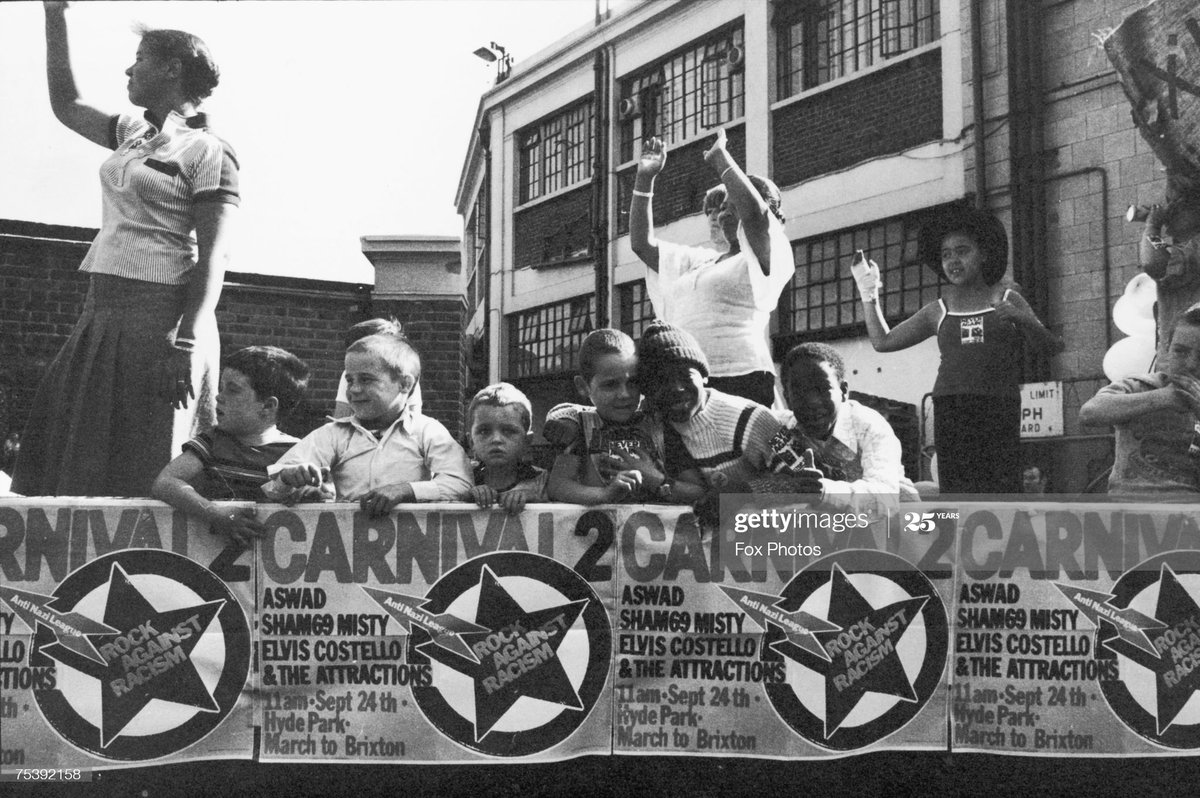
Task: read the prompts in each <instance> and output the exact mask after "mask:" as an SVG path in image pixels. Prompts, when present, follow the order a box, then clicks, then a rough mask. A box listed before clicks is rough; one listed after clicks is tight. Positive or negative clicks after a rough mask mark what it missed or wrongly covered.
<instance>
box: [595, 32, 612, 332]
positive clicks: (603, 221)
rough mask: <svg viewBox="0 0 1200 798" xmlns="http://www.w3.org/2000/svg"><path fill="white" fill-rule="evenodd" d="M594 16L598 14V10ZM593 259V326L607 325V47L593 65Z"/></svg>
mask: <svg viewBox="0 0 1200 798" xmlns="http://www.w3.org/2000/svg"><path fill="white" fill-rule="evenodd" d="M597 16H599V13H598V12H597ZM592 71H593V73H594V75H595V87H594V88H593V90H592V127H593V134H592V142H593V145H592V146H593V150H592V192H591V220H592V260H593V263H594V264H595V269H596V288H595V291H596V328H597V329H599V328H601V327H608V326H610V313H609V310H610V306H611V304H612V303H611V301H610V299H609V293H610V285H609V283H610V280H609V271H610V264H609V252H608V171H609V169H608V159H609V152H608V110H609V108H608V107H609V96H608V95H609V92H608V71H609V62H608V48H607V47H605V46H604V45H601V46H600V48H599V49H597V50H596V57H595V61H594V62H593V65H592Z"/></svg>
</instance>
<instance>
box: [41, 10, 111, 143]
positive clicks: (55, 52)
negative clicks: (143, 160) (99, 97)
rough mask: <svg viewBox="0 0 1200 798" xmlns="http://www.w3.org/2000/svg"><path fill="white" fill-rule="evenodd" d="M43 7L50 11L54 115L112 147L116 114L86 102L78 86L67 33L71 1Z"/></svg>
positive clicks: (48, 39)
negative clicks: (68, 5) (68, 7)
mask: <svg viewBox="0 0 1200 798" xmlns="http://www.w3.org/2000/svg"><path fill="white" fill-rule="evenodd" d="M43 6H44V7H45V11H46V83H47V85H48V87H49V90H50V107H51V109H53V111H54V116H55V118H56V119H58V121H59V122H62V123H63V124H64V125H66V126H67V127H69V128H70V129H71V130H74V131H75V132H76V133H78V134H79V135H81V136H83V137H84V138H85V139H87V140H88V141H93V142H95V143H96V144H99V145H100V146H101V147H108V146H109V145H110V144H111V141H110V140H109V123H110V120H111V119H112V114H108V113H105V112H104V111H101V110H100V109H99V108H95V107H93V106H91V105H88V104H87V103H85V102H83V101H82V100H81V99H80V97H79V90H78V89H77V88H76V87H75V73H74V71H73V70H72V69H71V47H70V44H69V42H68V36H67V17H66V10H67V4H66V3H50V2H47V3H43Z"/></svg>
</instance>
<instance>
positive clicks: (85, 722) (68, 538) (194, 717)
mask: <svg viewBox="0 0 1200 798" xmlns="http://www.w3.org/2000/svg"><path fill="white" fill-rule="evenodd" d="M253 574H254V571H253V563H252V554H251V552H246V551H242V550H240V549H237V548H235V547H227V546H225V545H224V542H223V541H222V540H220V539H218V538H216V537H214V536H212V535H210V534H208V531H207V529H206V528H204V527H203V526H197V525H196V524H195V523H194V522H191V521H189V519H188V518H187V517H186V516H185V515H183V514H182V513H177V512H175V511H173V510H172V509H171V508H170V507H167V506H166V505H163V504H158V503H157V502H147V503H144V504H142V503H137V504H130V503H118V502H113V501H107V500H83V499H72V500H70V501H69V502H67V501H63V502H61V503H55V504H46V503H41V502H39V501H37V500H33V501H28V502H27V501H24V500H16V501H14V500H3V501H0V717H2V718H3V728H4V734H3V742H2V747H3V755H2V759H0V761H2V762H3V768H4V772H11V771H13V770H16V769H17V768H46V769H60V768H75V769H79V768H82V769H99V768H102V767H121V766H133V765H140V764H143V763H145V762H149V761H154V762H182V761H189V760H202V759H233V758H240V759H249V758H250V757H251V756H252V755H253V753H254V730H253V726H252V711H251V697H252V696H251V693H250V692H249V691H248V690H247V689H246V688H247V687H248V686H249V683H250V682H249V680H250V664H251V662H250V661H251V648H252V646H251V627H250V620H249V619H250V617H251V614H252V609H253V596H252V593H251V586H252V579H253Z"/></svg>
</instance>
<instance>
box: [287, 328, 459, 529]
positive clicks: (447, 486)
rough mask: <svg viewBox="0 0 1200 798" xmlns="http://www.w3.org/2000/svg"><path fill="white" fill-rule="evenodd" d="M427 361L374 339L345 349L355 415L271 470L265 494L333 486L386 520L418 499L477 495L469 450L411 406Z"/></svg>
mask: <svg viewBox="0 0 1200 798" xmlns="http://www.w3.org/2000/svg"><path fill="white" fill-rule="evenodd" d="M420 376H421V359H420V357H419V356H418V355H417V352H416V350H414V349H413V348H412V347H411V346H410V345H409V344H408V343H407V342H405V341H401V340H400V339H398V338H396V337H395V336H392V335H370V336H367V337H366V338H362V339H360V340H358V341H355V342H354V343H353V344H351V345H350V347H349V349H347V350H346V385H347V398H348V399H349V400H350V407H351V410H352V411H353V413H354V415H352V416H350V417H349V418H339V419H335V420H334V421H331V422H329V423H328V424H326V425H325V426H323V427H321V428H319V429H317V430H315V431H313V432H312V433H310V434H309V435H308V436H307V437H306V438H305V439H304V440H302V441H300V443H298V444H296V446H295V447H294V448H293V449H292V450H291V451H289V452H288V453H287V454H285V455H284V456H283V457H282V458H281V459H280V460H279V462H278V463H276V464H275V465H273V466H271V467H270V468H269V469H268V473H269V474H270V475H271V476H272V477H273V479H272V481H271V482H270V483H268V484H267V485H266V486H265V487H264V491H266V492H267V493H268V495H269V496H271V497H272V498H273V499H276V500H282V501H287V500H294V499H295V498H297V497H298V496H300V495H302V491H303V489H305V488H308V487H315V486H320V485H322V484H323V483H324V482H325V478H326V477H327V476H329V477H331V478H332V480H333V485H334V489H335V491H336V496H337V500H338V501H357V502H359V503H360V505H361V507H362V510H363V512H365V513H367V514H368V515H370V516H382V515H387V514H388V513H389V512H391V510H392V508H394V507H395V506H396V505H397V504H400V503H402V502H413V501H419V502H420V501H426V502H427V501H443V502H453V501H464V500H465V499H466V498H467V496H468V495H469V494H470V491H471V467H470V464H469V463H468V462H467V455H466V452H464V451H463V448H462V447H461V446H459V445H458V443H456V442H455V440H454V439H453V438H452V437H450V433H449V432H448V431H447V430H446V428H445V427H444V426H442V425H441V424H440V423H439V422H437V421H435V420H434V419H432V418H429V417H428V416H426V415H418V414H416V413H413V412H412V410H411V408H409V407H408V405H407V401H408V397H409V394H410V393H411V392H412V389H413V386H415V385H416V384H417V380H418V379H419V378H420Z"/></svg>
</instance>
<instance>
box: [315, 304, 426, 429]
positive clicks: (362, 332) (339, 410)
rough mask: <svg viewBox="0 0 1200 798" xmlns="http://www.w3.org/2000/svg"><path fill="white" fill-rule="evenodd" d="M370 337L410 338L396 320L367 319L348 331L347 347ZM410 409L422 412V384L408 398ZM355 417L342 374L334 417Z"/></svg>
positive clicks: (335, 401) (344, 376)
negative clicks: (391, 336) (392, 336)
mask: <svg viewBox="0 0 1200 798" xmlns="http://www.w3.org/2000/svg"><path fill="white" fill-rule="evenodd" d="M368 335H394V336H395V337H397V338H399V339H400V340H401V341H407V340H408V336H407V335H405V334H404V327H403V326H401V324H400V322H398V321H396V319H395V318H390V319H383V318H378V319H367V320H366V321H360V322H359V323H358V324H355V325H354V326H353V327H351V328H350V329H349V330H347V331H346V346H350V344H352V343H354V342H355V341H359V340H362V339H363V338H366V337H367V336H368ZM408 407H409V409H410V410H412V412H414V413H420V412H421V383H419V382H418V383H417V385H416V387H415V388H413V391H412V395H411V396H409V397H408ZM351 415H354V413H353V411H352V410H351V409H350V400H349V399H347V398H346V373H345V372H342V377H341V379H339V380H338V388H337V398H336V399H335V400H334V405H333V417H334V418H345V417H346V416H351Z"/></svg>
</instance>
